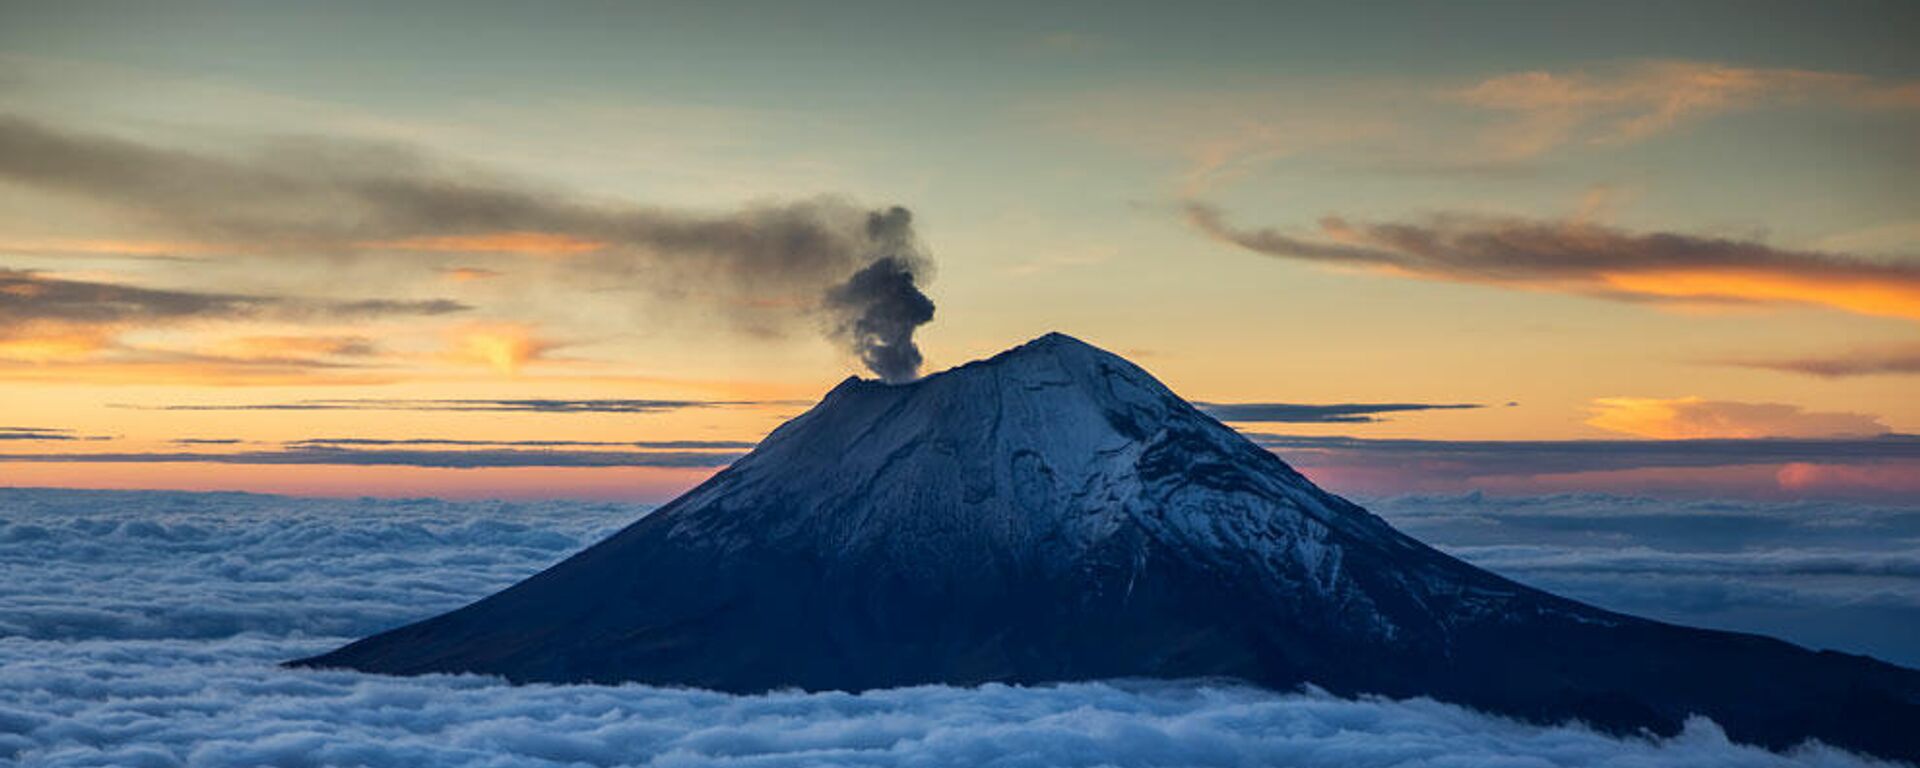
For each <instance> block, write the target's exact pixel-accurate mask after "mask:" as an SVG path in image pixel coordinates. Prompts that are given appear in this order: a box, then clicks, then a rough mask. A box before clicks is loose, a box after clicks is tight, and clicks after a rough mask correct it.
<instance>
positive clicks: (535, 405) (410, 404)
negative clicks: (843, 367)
mask: <svg viewBox="0 0 1920 768" xmlns="http://www.w3.org/2000/svg"><path fill="white" fill-rule="evenodd" d="M807 404H808V403H805V402H802V401H797V400H629V399H586V400H555V399H479V398H474V399H462V398H454V399H433V400H400V399H361V400H299V401H295V402H290V403H243V404H198V403H194V404H174V405H160V406H137V405H115V406H114V407H116V408H130V409H134V410H154V411H461V412H482V413H498V412H506V413H666V412H670V411H678V410H685V409H688V408H731V407H756V406H801V405H807Z"/></svg>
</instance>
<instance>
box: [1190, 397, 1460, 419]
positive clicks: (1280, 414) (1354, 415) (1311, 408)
mask: <svg viewBox="0 0 1920 768" xmlns="http://www.w3.org/2000/svg"><path fill="white" fill-rule="evenodd" d="M1194 405H1196V406H1199V408H1200V410H1202V411H1206V412H1207V414H1208V415H1210V416H1212V417H1214V418H1216V419H1219V420H1221V421H1228V422H1239V423H1263V422H1270V423H1290V424H1368V423H1373V422H1377V421H1381V419H1380V418H1379V417H1380V415H1381V414H1386V413H1409V412H1415V411H1458V410H1470V409H1475V408H1485V407H1486V406H1484V405H1479V404H1474V403H1333V404H1320V405H1310V404H1302V403H1203V402H1196V403H1194Z"/></svg>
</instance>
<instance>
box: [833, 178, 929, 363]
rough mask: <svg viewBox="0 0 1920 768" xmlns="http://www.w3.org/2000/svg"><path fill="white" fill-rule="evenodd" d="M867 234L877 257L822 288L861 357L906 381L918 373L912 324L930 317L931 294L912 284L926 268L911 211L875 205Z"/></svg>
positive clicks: (917, 349) (839, 330) (840, 328)
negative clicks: (928, 295)
mask: <svg viewBox="0 0 1920 768" xmlns="http://www.w3.org/2000/svg"><path fill="white" fill-rule="evenodd" d="M867 237H868V238H869V239H871V240H872V241H873V244H874V245H875V247H876V248H877V251H876V255H877V256H879V258H878V259H876V260H874V262H873V263H871V264H868V265H867V266H866V267H864V268H862V269H861V270H860V271H858V272H855V273H853V276H852V277H850V278H847V281H846V282H844V283H841V284H839V285H837V286H834V287H833V288H832V289H830V290H829V291H827V301H826V304H827V308H828V309H829V311H831V312H833V313H834V314H835V315H836V317H837V320H838V324H837V326H836V328H835V330H836V335H837V336H839V337H840V338H841V339H844V340H845V341H846V342H847V344H848V345H849V346H850V347H852V349H853V352H854V354H857V355H859V356H860V361H861V362H862V363H865V364H866V366H867V368H868V369H870V370H872V371H873V372H874V373H875V374H876V375H878V376H879V377H880V378H881V379H883V380H885V381H888V382H896V383H897V382H902V381H911V380H913V379H914V378H915V377H917V376H919V374H920V361H921V357H920V347H919V346H918V345H916V344H914V342H913V332H914V330H915V329H917V328H919V327H920V326H922V325H925V324H926V323H927V322H928V321H931V320H932V319H933V300H932V299H929V298H927V295H926V294H924V293H921V292H920V287H919V286H918V285H916V284H915V281H914V275H915V272H916V271H919V272H924V271H925V270H926V264H925V259H924V257H922V256H921V255H920V251H919V249H918V245H917V243H916V242H915V241H914V237H913V214H912V213H911V212H910V211H908V210H907V209H905V208H899V207H895V208H890V209H888V210H885V211H875V212H874V213H872V214H871V215H869V216H868V217H867Z"/></svg>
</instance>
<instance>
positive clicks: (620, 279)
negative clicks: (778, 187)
mask: <svg viewBox="0 0 1920 768" xmlns="http://www.w3.org/2000/svg"><path fill="white" fill-rule="evenodd" d="M0 182H9V183H13V184H18V185H21V186H24V187H30V188H34V189H37V190H40V191H43V192H46V193H51V194H55V195H60V196H64V197H69V198H76V199H79V200H81V201H84V202H86V203H89V204H92V205H94V206H96V207H99V208H101V209H104V210H106V211H108V212H111V213H114V214H118V215H119V216H120V217H121V218H123V219H125V220H126V221H128V222H130V223H133V224H136V225H140V226H141V227H143V228H146V229H148V230H151V231H164V232H166V233H169V234H172V235H179V236H185V237H187V238H190V239H191V240H192V241H194V242H195V243H199V244H202V245H203V246H205V247H208V248H211V249H213V252H216V253H227V254H244V255H242V256H238V257H237V259H239V260H244V259H256V260H278V261H280V262H293V263H299V262H308V261H311V260H312V259H314V258H327V259H338V260H347V261H352V262H353V263H354V264H355V266H356V267H358V268H360V269H378V270H387V271H392V272H395V273H396V276H406V275H418V276H422V277H425V276H429V275H431V276H434V277H438V276H440V275H441V274H442V271H443V270H444V269H445V268H446V267H447V266H448V263H450V262H449V260H452V259H460V260H461V264H462V265H463V266H467V268H469V269H471V268H472V267H471V265H468V264H466V261H467V260H468V259H469V257H475V256H478V257H484V258H485V259H490V261H487V264H486V266H487V267H488V269H487V271H488V272H491V273H494V274H500V273H503V272H516V273H521V274H525V273H550V274H553V275H554V276H556V277H558V278H559V279H560V280H562V281H563V282H568V283H572V284H575V285H578V286H581V287H582V288H585V289H590V290H594V291H603V290H608V289H612V290H633V291H640V292H644V293H646V294H648V295H649V296H651V297H653V298H655V299H659V300H661V301H666V302H680V303H690V304H694V305H697V308H698V309H703V310H708V311H707V312H705V313H688V314H711V315H715V316H718V317H720V318H724V319H725V320H726V321H728V322H730V323H731V324H732V325H734V326H735V327H737V328H740V329H743V330H748V331H752V332H756V333H760V334H763V335H764V334H781V333H784V332H786V331H788V330H791V329H794V328H799V327H803V326H807V325H815V326H820V325H824V327H825V328H826V329H827V330H828V331H829V334H830V335H831V336H832V337H833V338H835V339H836V340H838V341H840V342H842V343H843V345H844V347H845V348H846V349H848V350H849V351H851V352H852V353H853V354H854V355H856V356H858V357H859V358H860V359H861V360H863V361H864V362H866V364H867V365H868V367H870V368H872V369H873V372H874V373H876V374H878V375H880V376H881V377H882V378H885V379H887V380H889V381H897V380H900V379H904V378H911V377H912V376H913V374H914V373H915V372H916V371H917V370H918V368H919V361H920V354H919V351H918V349H916V348H915V347H914V344H913V338H912V336H913V331H914V329H915V328H916V327H918V326H919V325H921V324H923V323H925V322H927V321H928V320H929V319H931V318H932V314H933V304H932V302H931V301H929V300H928V299H927V297H926V296H925V295H924V294H923V293H921V292H920V289H919V285H921V284H924V282H925V279H926V277H927V276H928V274H929V273H928V268H929V264H930V262H929V260H928V258H927V256H926V254H925V252H924V250H923V249H922V247H921V246H920V245H919V243H918V241H917V239H916V238H915V236H914V232H913V226H912V220H913V217H912V214H911V213H910V212H908V211H907V209H905V208H900V207H892V208H885V209H881V210H869V209H866V208H863V207H860V206H856V205H853V204H851V203H848V202H846V201H844V200H840V199H837V198H830V197H829V198H810V199H802V200H797V201H788V202H782V203H762V204H755V205H748V206H743V207H740V208H736V209H732V210H721V211H700V210H685V209H672V208H664V207H659V206H650V205H642V204H635V203H623V202H611V201H605V200H599V199H594V198H591V197H588V196H585V195H582V194H578V193H572V192H568V191H565V190H559V189H552V188H549V187H546V186H543V185H539V184H535V183H531V182H528V181H525V180H522V179H517V178H513V177H509V176H506V175H503V174H500V173H497V172H493V171H490V170H488V169H484V168H478V167H474V166H471V165H466V164H462V163H458V162H454V161H451V160H449V159H447V158H443V157H440V156H437V155H435V154H433V153H430V152H426V151H422V150H419V149H416V148H413V147H408V146H401V145H393V144H381V143H369V142H363V141H349V140H339V139H329V138H313V137H309V138H300V139H281V140H275V141H270V142H267V143H265V145H264V146H263V147H261V148H260V150H259V151H255V152H251V153H249V152H244V151H243V152H238V153H226V152H214V151H205V150H193V149H182V148H177V147H165V146H158V145H153V144H148V143H144V142H140V141H134V140H128V139H123V138H118V137H114V136H107V135H101V134H96V133H90V132H85V131H79V130H73V129H70V128H68V127H65V126H57V125H50V124H46V123H42V122H39V121H35V120H31V119H26V118H22V117H18V116H8V115H4V114H0ZM373 309H377V307H376V308H373ZM822 318H825V322H824V323H822V322H821V319H822Z"/></svg>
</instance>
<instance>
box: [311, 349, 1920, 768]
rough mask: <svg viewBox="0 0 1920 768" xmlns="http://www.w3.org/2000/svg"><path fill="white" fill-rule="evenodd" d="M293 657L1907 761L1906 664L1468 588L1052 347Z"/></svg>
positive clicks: (772, 439) (849, 416)
mask: <svg viewBox="0 0 1920 768" xmlns="http://www.w3.org/2000/svg"><path fill="white" fill-rule="evenodd" d="M295 663H297V664H304V665H309V666H346V667H353V668H358V669H364V670H367V671H376V672H391V673H400V674H415V673H424V672H448V671H460V672H482V673H489V674H498V675H501V676H504V677H507V678H508V679H511V680H515V681H520V682H540V681H551V682H561V681H567V682H578V681H594V682H624V681H640V682H649V683H656V684H668V685H687V686H695V687H704V688H715V689H720V690H730V691H742V692H746V691H760V690H768V689H772V688H782V687H801V688H808V689H848V690H863V689H868V688H879V687H894V686H899V685H910V684H919V683H955V684H973V683H984V682H1013V683H1044V682H1053V681H1064V680H1080V679H1097V678H1111V677H1143V676H1144V677H1233V678H1239V679H1244V680H1248V681H1250V682H1254V683H1257V684H1261V685H1266V686H1270V687H1279V688H1286V687H1293V686H1297V685H1300V684H1307V683H1311V684H1314V685H1319V686H1321V687H1324V688H1326V689H1328V690H1331V691H1334V692H1336V693H1344V694H1355V693H1377V694H1385V695H1393V696H1411V695H1430V696H1434V697H1436V698H1441V699H1445V700H1449V701H1455V702H1458V703H1463V704H1468V705H1471V706H1476V707H1480V708H1483V709H1488V710H1490V711H1495V712H1500V713H1504V714H1509V715H1514V716H1518V717H1521V718H1525V719H1532V720H1551V719H1565V718H1572V717H1577V718H1581V719H1584V720H1588V721H1590V722H1593V723H1595V724H1596V725H1599V726H1601V727H1603V728H1609V729H1616V730H1632V729H1636V728H1649V729H1652V730H1654V731H1656V732H1662V733H1671V732H1674V731H1676V730H1677V729H1678V728H1679V727H1680V724H1681V723H1682V722H1683V721H1684V719H1685V717H1687V716H1688V715H1691V714H1696V713H1699V714H1706V715H1708V716H1711V717H1713V718H1714V719H1716V720H1717V721H1720V722H1721V725H1722V726H1723V727H1725V728H1726V729H1727V732H1728V733H1729V734H1730V735H1731V736H1733V737H1734V738H1736V739H1740V740H1745V741H1754V742H1758V743H1762V744H1766V745H1768V746H1775V747H1779V746H1786V745H1789V744H1791V743H1793V742H1795V741H1798V740H1800V739H1802V738H1806V737H1818V738H1822V739H1824V740H1827V741H1830V742H1832V743H1836V744H1841V745H1843V746H1849V747H1853V748H1858V749H1866V750H1869V751H1874V752H1878V753H1881V754H1889V755H1896V756H1902V757H1907V758H1912V757H1915V756H1916V755H1920V735H1912V734H1906V733H1904V732H1903V731H1902V730H1901V729H1900V728H1899V727H1897V726H1898V723H1899V722H1902V721H1901V720H1900V719H1899V718H1903V717H1904V718H1906V720H1905V722H1920V673H1916V672H1913V671H1912V670H1905V669H1902V668H1899V667H1894V666H1892V665H1888V664H1885V663H1883V662H1877V661H1873V660H1870V659H1863V658H1859V657H1850V656H1845V655H1843V654H1833V653H1831V652H1823V653H1814V652H1811V651H1806V650H1805V649H1800V648H1798V647H1796V646H1792V645H1790V644H1787V643H1784V642H1782V641H1778V640H1772V639H1769V638H1761V637H1757V636H1750V635H1738V634H1734V633H1725V632H1715V631H1711V630H1699V629H1690V628H1685V627H1676V626H1672V625H1667V624H1662V623H1659V622H1654V621H1651V620H1647V619H1640V618H1636V617H1631V616H1626V615H1623V614H1618V613H1614V612H1610V611H1606V610H1604V609H1600V608H1597V607H1593V606H1588V605H1585V604H1582V603H1579V602H1576V601H1573V600H1568V599H1566V598H1561V597H1558V596H1555V595H1552V594H1550V593H1546V592H1543V591H1540V590H1537V589H1533V588H1531V587H1527V586H1524V585H1521V584H1518V583H1516V582H1513V581H1511V580H1509V579H1506V578H1504V577H1501V576H1498V575H1496V574H1492V573H1490V572H1487V571H1483V570H1481V569H1478V568H1475V567H1473V566H1471V565H1468V564H1466V563H1464V562H1461V561H1459V560H1456V559H1454V558H1452V557H1449V556H1447V555H1445V554H1443V553H1441V552H1439V551H1438V550H1435V549H1433V548H1431V547H1428V546H1427V545H1425V544H1422V543H1420V542H1418V541H1416V540H1414V539H1412V538H1411V537H1408V536H1406V535H1405V534H1402V533H1400V532H1399V531H1397V530H1395V529H1394V528H1393V527H1392V526H1391V525H1389V524H1387V523H1386V521H1384V520H1383V519H1381V518H1379V517H1378V516H1375V515H1373V514H1371V513H1369V512H1367V511H1366V510H1364V509H1362V508H1360V507H1359V506H1357V505H1354V504H1352V503H1351V502H1348V501H1346V500H1344V499H1341V498H1339V497H1338V496H1335V495H1333V494H1330V493H1327V492H1326V491H1324V490H1322V489H1320V488H1318V487H1317V486H1315V485H1313V484H1312V483H1311V482H1310V481H1308V480H1307V479H1306V478H1305V477H1304V476H1301V475H1300V474H1299V473H1298V472H1296V471H1294V470H1293V469H1292V468H1291V467H1290V466H1288V465H1287V464H1286V463H1285V462H1284V461H1283V460H1281V459H1280V458H1279V457H1278V456H1276V455H1274V454H1273V453H1271V452H1269V451H1266V450H1264V449H1261V448H1259V447H1258V446H1256V445H1254V444H1253V443H1251V442H1250V441H1248V440H1246V439H1245V438H1244V437H1242V436H1241V435H1239V434H1238V433H1237V432H1235V431H1233V430H1232V429H1230V428H1228V427H1226V426H1225V425H1223V424H1221V423H1220V422H1218V421H1217V420H1215V419H1213V418H1211V417H1209V416H1207V415H1206V414H1204V413H1202V412H1201V411H1199V410H1198V409H1197V408H1195V407H1194V406H1193V405H1192V404H1190V403H1188V402H1186V401H1185V400H1183V399H1181V398H1180V397H1179V396H1178V395H1176V394H1174V393H1173V392H1172V391H1171V390H1169V389H1167V388H1166V387H1165V386H1164V385H1163V384H1161V383H1160V382H1159V381H1157V380H1156V379H1154V378H1153V377H1152V376H1151V375H1150V374H1147V373H1146V372H1145V371H1144V370H1142V369H1140V368H1139V367H1138V366H1135V365H1133V364H1132V363H1130V362H1128V361H1126V360H1124V359H1122V358H1120V357H1118V356H1115V355H1112V354H1110V353H1107V352H1104V351H1102V350H1099V349H1097V348H1095V347H1092V346H1091V345H1087V344H1085V343H1084V342H1080V341H1078V340H1076V339H1073V338H1072V337H1069V336H1065V335H1064V334H1048V335H1046V336H1042V337H1040V338H1038V339H1035V340H1033V341H1031V342H1028V343H1027V344H1023V345H1021V346H1019V347H1015V348H1013V349H1010V350H1007V351H1005V352H1002V353H1000V354H998V355H995V356H993V357H990V358H987V359H985V360H979V361H974V362H971V363H967V364H965V365H962V366H958V367H956V368H953V369H950V370H948V371H945V372H942V373H938V374H934V375H932V376H928V377H926V378H924V379H920V380H918V381H914V382H907V383H886V382H880V381H869V380H864V379H859V378H857V377H850V378H849V379H847V380H846V381H843V382H841V383H840V384H839V385H838V386H835V387H834V388H833V389H832V390H830V391H829V392H828V393H827V394H826V395H825V396H824V397H823V398H822V399H821V401H820V403H819V404H817V405H816V406H814V407H813V408H812V409H809V410H808V411H807V412H806V413H803V414H801V415H800V416H797V417H795V418H794V419H792V420H791V421H789V422H787V423H786V424H783V425H781V426H780V427H779V428H777V429H776V430H774V431H773V433H771V434H769V435H768V437H767V439H766V440H764V441H762V442H761V444H760V445H759V447H757V448H755V449H754V451H753V452H751V453H750V454H748V455H747V456H746V457H743V458H742V459H740V460H739V461H737V462H735V463H734V464H733V465H732V466H730V467H728V468H727V469H725V470H722V471H721V472H720V473H718V474H716V475H715V476H714V477H712V478H710V479H709V480H708V481H706V482H705V483H702V484H701V485H700V486H698V487H696V488H694V489H693V490H691V491H688V492H687V493H686V494H684V495H683V496H681V497H680V498H678V499H675V500H674V501H672V502H670V503H669V504H667V505H665V506H663V507H662V508H660V509H659V510H657V511H655V512H654V513H652V514H649V515H647V516H645V517H643V518H641V519H640V520H639V521H637V522H635V523H634V524H633V525H631V526H629V527H627V528H626V529H623V530H621V531H620V532H618V533H616V534H614V535H613V536H610V537H608V538H607V539H605V540H603V541H601V542H599V543H597V544H595V545H593V546H591V547H589V548H588V549H586V550H585V551H583V552H581V553H579V554H578V555H575V556H574V557H572V558H569V559H568V560H566V561H564V562H562V563H560V564H558V565H555V566H554V567H553V568H550V569H548V570H547V571H543V572H542V573H540V574H537V575H535V576H534V577H531V578H529V579H527V580H526V581H523V582H521V583H520V584H517V585H515V586H513V587H510V588H509V589H507V590H504V591H502V592H500V593H497V594H495V595H493V596H489V597H487V598H484V599H482V600H480V601H478V602H476V603H474V604H472V605H469V606H467V607H465V608H461V609H459V610H456V611H453V612H451V613H447V614H443V615H441V616H438V617H434V618H431V619H427V620H425V621H422V622H419V623H416V624H412V625H408V626H406V627H401V628H399V629H395V630H392V631H389V632H386V633H382V634H380V635H376V636H374V637H371V638H367V639H364V640H361V641H358V642H356V643H353V644H350V645H348V646H346V647H344V648H342V649H340V650H337V651H334V652H333V653H330V654H326V655H323V656H319V657H315V658H313V659H306V660H301V661H299V662H295ZM1763 673H1764V674H1768V675H1772V677H1771V678H1768V679H1759V678H1758V677H1757V676H1759V675H1762V674H1763ZM1889 718H1891V719H1889Z"/></svg>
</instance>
